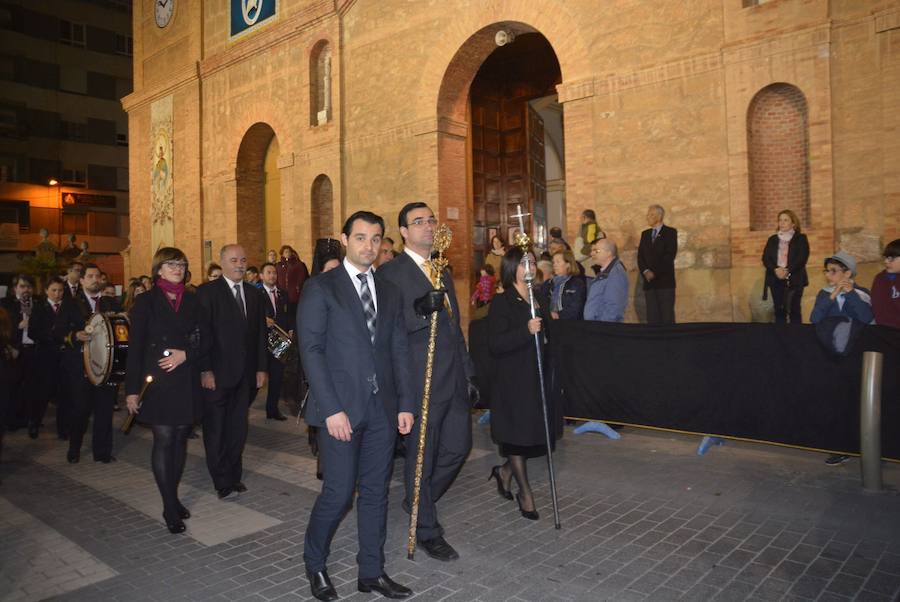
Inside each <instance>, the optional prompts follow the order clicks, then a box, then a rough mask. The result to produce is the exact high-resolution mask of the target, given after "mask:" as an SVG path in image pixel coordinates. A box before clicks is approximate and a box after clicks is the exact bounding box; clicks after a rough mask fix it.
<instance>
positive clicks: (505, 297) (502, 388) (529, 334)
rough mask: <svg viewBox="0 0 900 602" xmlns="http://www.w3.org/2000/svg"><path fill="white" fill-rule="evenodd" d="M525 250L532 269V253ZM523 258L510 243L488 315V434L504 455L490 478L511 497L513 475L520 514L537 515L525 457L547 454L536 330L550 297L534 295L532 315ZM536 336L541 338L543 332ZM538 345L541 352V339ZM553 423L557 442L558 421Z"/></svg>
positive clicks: (535, 518)
mask: <svg viewBox="0 0 900 602" xmlns="http://www.w3.org/2000/svg"><path fill="white" fill-rule="evenodd" d="M529 255H530V256H531V257H530V259H531V266H532V269H534V256H533V255H531V254H530V253H529ZM523 257H524V253H523V252H522V250H521V249H520V248H518V247H512V248H511V249H509V250H508V251H507V252H506V255H504V256H503V261H502V263H501V265H500V278H501V281H502V283H503V293H502V294H499V295H497V296H496V297H494V300H493V301H492V302H491V309H490V311H489V312H488V317H487V320H488V333H489V335H488V336H489V342H488V347H489V348H490V351H491V355H492V356H493V358H494V362H495V363H494V373H493V375H492V378H491V437H492V438H493V439H494V441H495V442H496V443H497V445H498V446H499V448H500V455H501V456H503V457H505V458H506V462H505V463H504V464H503V465H502V466H494V468H493V469H492V470H491V475H490V477H491V478H493V479H496V480H497V491H498V492H499V493H500V495H501V496H502V497H504V498H506V499H509V500H511V499H513V496H512V494H511V492H510V491H509V487H510V483H511V480H512V477H515V479H516V483H517V484H518V486H519V491H518V493H517V494H516V500H517V501H518V503H519V510H520V511H521V513H522V516H524V517H525V518H527V519H530V520H537V518H538V513H537V510H536V509H535V505H534V495H533V494H532V491H531V484H530V483H529V482H528V470H527V462H528V459H529V458H538V457H541V456H543V455H545V454H546V453H547V445H546V439H545V435H544V418H543V410H542V408H541V390H540V384H539V381H538V369H537V355H536V353H535V346H534V335H535V333H540V332H541V330H542V321H543V320H544V319H545V318H546V317H547V313H548V311H547V310H548V301H547V299H546V298H545V297H544V296H543V295H541V294H538V293H536V294H535V303H536V304H537V306H538V309H539V312H540V316H543V317H537V318H534V319H532V317H531V309H530V306H529V304H528V286H527V285H526V284H525V266H524V264H523V262H522V259H523ZM540 339H541V340H542V341H543V336H541V337H540ZM541 349H542V352H543V344H542V346H541ZM552 415H554V412H552V411H551V416H552ZM552 422H553V425H552V426H551V429H552V431H553V432H552V433H551V435H553V440H554V441H555V436H556V432H557V428H558V426H559V424H558V422H559V421H558V420H555V419H554V420H552Z"/></svg>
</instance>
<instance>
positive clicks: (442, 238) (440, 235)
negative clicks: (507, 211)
mask: <svg viewBox="0 0 900 602" xmlns="http://www.w3.org/2000/svg"><path fill="white" fill-rule="evenodd" d="M451 240H453V232H451V231H450V228H448V227H447V224H441V225H440V226H438V228H437V230H435V232H434V244H433V249H434V251H435V252H437V257H434V258H432V259H430V260H428V261H426V262H425V263H426V264H427V265H428V267H429V268H430V271H431V286H433V287H434V288H435V290H440V289H441V288H443V287H442V283H441V274H443V272H444V268H446V267H447V264H448V263H450V262H449V261H448V260H447V258H446V257H444V251H446V250H447V249H448V248H450V241H451ZM437 328H438V312H434V313H432V314H431V331H430V333H429V335H428V356H427V358H426V360H425V386H424V387H423V389H422V411H421V413H420V417H419V420H420V423H419V449H418V452H417V453H416V478H415V481H414V483H415V485H414V488H413V499H412V506H410V513H409V539H408V541H407V544H406V557H407V558H408V559H409V560H413V556H415V553H416V525H417V524H418V522H419V489H420V488H421V487H422V465H423V464H424V463H425V435H426V434H427V431H428V402H429V400H430V399H431V371H432V368H434V345H435V341H436V340H437Z"/></svg>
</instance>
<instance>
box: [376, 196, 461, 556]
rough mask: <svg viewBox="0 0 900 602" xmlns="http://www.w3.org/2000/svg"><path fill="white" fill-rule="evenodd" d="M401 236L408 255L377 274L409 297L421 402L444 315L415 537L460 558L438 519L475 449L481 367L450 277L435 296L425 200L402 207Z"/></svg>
mask: <svg viewBox="0 0 900 602" xmlns="http://www.w3.org/2000/svg"><path fill="white" fill-rule="evenodd" d="M398 221H399V224H400V234H401V235H402V236H403V240H404V246H405V249H404V252H403V253H401V254H400V255H399V256H398V257H397V258H396V259H394V260H393V261H390V262H388V263H386V264H384V265H383V266H382V267H380V268H379V269H378V275H379V277H381V278H383V279H384V280H387V281H388V282H392V283H393V284H394V285H396V286H397V287H398V288H399V289H400V290H401V291H402V293H403V319H404V323H405V327H406V333H407V340H408V344H409V356H408V358H407V361H408V362H409V365H410V371H411V374H412V379H413V381H412V382H413V394H414V395H415V399H416V403H417V404H418V403H419V402H420V400H421V399H422V392H423V390H424V383H425V361H426V358H427V353H428V351H427V347H428V339H429V331H430V329H429V325H430V321H431V319H430V318H431V314H432V313H434V312H440V314H439V317H438V330H437V340H436V342H435V352H434V371H433V373H432V379H431V401H430V404H429V411H428V428H427V436H426V446H425V461H424V464H423V467H422V480H421V488H420V491H419V515H418V523H417V525H418V526H417V531H416V538H417V539H418V541H419V544H420V546H421V547H422V549H424V550H425V552H426V553H427V554H428V555H429V556H431V557H432V558H436V559H438V560H455V559H456V558H459V554H457V552H456V550H454V549H453V547H452V546H451V545H450V544H449V543H447V541H446V540H445V539H444V536H443V535H444V530H443V528H442V527H441V525H440V523H439V522H438V518H437V508H436V504H437V501H438V500H439V499H440V498H441V496H442V495H443V494H444V492H446V491H447V489H448V488H449V487H450V484H451V483H452V482H453V480H454V479H455V478H456V475H457V473H458V472H459V470H460V468H461V467H462V465H463V462H465V460H466V456H468V454H469V449H470V448H471V447H472V421H471V418H470V413H469V411H470V408H471V407H472V403H473V402H474V401H475V400H477V396H478V390H477V389H476V388H475V386H474V384H473V378H474V376H475V367H474V365H473V364H472V360H471V358H469V353H468V351H466V342H465V339H464V338H463V334H462V330H461V329H460V325H459V305H458V303H457V300H456V292H455V290H454V287H453V278H452V277H451V275H450V274H449V273H445V274H444V275H443V280H442V283H443V286H444V287H445V290H444V291H435V290H434V287H433V286H432V284H431V281H430V280H429V276H428V275H426V271H427V270H428V267H427V265H426V264H425V261H426V260H428V259H430V257H431V250H432V246H433V243H434V232H435V227H436V226H437V220H435V217H434V213H432V211H431V209H429V208H428V205H426V204H425V203H409V204H407V205H406V206H405V207H403V209H401V210H400V215H399V219H398ZM418 427H419V422H418V421H417V422H416V425H415V426H414V427H413V430H412V434H411V436H409V437H407V453H406V467H405V474H404V476H405V480H406V499H405V501H404V507H405V508H406V509H408V508H409V507H410V505H411V503H412V500H413V489H414V487H415V469H416V455H417V454H416V446H417V445H418V440H419V434H418V430H419V428H418Z"/></svg>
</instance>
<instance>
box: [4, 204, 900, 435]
mask: <svg viewBox="0 0 900 602" xmlns="http://www.w3.org/2000/svg"><path fill="white" fill-rule="evenodd" d="M664 219H665V210H664V209H663V207H661V206H659V205H651V206H650V207H649V208H648V211H647V226H648V227H647V229H646V230H644V231H643V232H642V233H641V237H640V243H639V246H638V251H637V268H638V272H639V280H638V282H639V283H640V286H641V287H642V289H643V295H644V300H645V306H646V321H647V323H649V324H673V323H674V322H675V310H674V307H675V289H676V281H675V258H676V255H677V253H678V233H677V230H675V229H674V228H672V227H670V226H668V225H667V224H665V223H664ZM549 234H550V237H549V241H548V244H547V248H546V250H538V254H537V256H536V257H535V263H536V269H535V270H534V274H533V275H532V284H533V286H534V290H535V291H537V292H538V293H539V295H540V298H542V299H545V300H546V303H547V304H548V307H547V308H546V309H547V316H548V319H552V320H591V321H602V322H623V321H624V320H625V310H626V307H627V305H628V299H629V279H628V276H627V268H626V267H625V266H624V264H623V263H622V261H621V259H620V258H619V252H618V246H617V244H616V242H615V241H614V240H612V239H611V238H610V237H608V236H607V235H606V233H605V232H604V230H603V229H602V228H601V227H600V225H599V224H598V222H597V217H596V214H595V212H594V211H592V210H586V211H584V212H583V213H582V215H581V225H580V227H579V230H578V232H577V234H576V236H575V239H574V242H573V243H572V244H570V243H569V242H568V241H567V240H566V238H565V236H564V234H563V232H562V230H561V229H560V228H558V227H554V228H551V229H550V231H549ZM514 245H515V241H504V240H503V239H502V238H501V237H500V236H499V235H494V236H493V237H492V239H491V241H490V250H489V251H488V252H487V253H486V254H485V259H484V263H483V265H481V266H480V268H479V270H478V274H477V275H476V280H475V286H474V292H473V293H472V295H471V298H470V302H471V305H472V306H473V307H474V311H473V313H472V318H473V319H478V318H485V317H487V316H488V313H489V310H490V306H491V303H492V302H493V301H494V299H495V298H496V296H497V295H498V294H501V293H503V292H504V289H505V287H506V286H507V285H508V283H507V284H504V275H503V273H502V270H503V259H504V257H505V256H506V255H507V254H508V251H509V249H510V248H511V247H512V246H514ZM809 254H810V249H809V242H808V240H807V238H806V235H805V234H803V232H802V228H801V223H800V220H799V219H798V218H797V216H796V214H794V212H792V211H790V210H784V211H782V212H781V213H779V215H778V222H777V226H776V231H775V233H774V234H773V235H772V236H771V237H770V238H769V239H768V241H767V242H766V245H765V248H764V250H763V253H762V264H763V267H764V269H765V279H764V291H763V299H767V298H768V297H769V295H771V299H772V305H773V310H774V321H775V322H776V323H779V324H781V323H788V322H790V323H802V321H803V316H802V315H801V302H802V298H803V294H804V291H805V289H806V287H808V286H809V285H810V278H809V274H808V271H807V266H808V263H809V259H810V257H809ZM397 255H398V251H397V250H396V249H395V242H394V241H393V240H392V239H390V238H387V237H386V238H384V239H383V242H382V244H381V247H380V249H379V251H378V255H377V259H376V263H375V265H376V267H377V266H380V265H383V264H385V263H387V262H389V261H391V260H393V259H394V258H395V257H397ZM342 257H343V255H342V249H341V246H340V243H339V242H338V241H336V240H331V239H329V240H327V241H319V244H318V245H317V248H316V251H315V255H314V257H313V259H312V272H313V273H319V272H322V271H327V270H328V269H330V268H333V267H335V266H336V265H338V264H339V262H340V261H341V259H342ZM898 257H900V240H894V241H891V242H889V243H888V244H887V245H886V246H885V248H884V251H883V258H884V270H882V271H881V272H879V273H878V274H877V275H876V277H875V279H874V281H873V282H872V285H871V287H870V288H868V287H864V286H861V285H860V283H859V282H857V265H856V260H855V258H854V257H853V256H852V255H850V254H849V253H848V252H846V251H837V252H835V253H834V254H832V255H830V256H828V257H827V258H825V259H824V260H823V262H822V266H823V272H824V278H825V286H823V287H822V288H821V289H820V290H819V291H818V292H817V294H816V299H815V303H814V308H813V311H812V313H811V315H810V316H809V320H810V321H811V322H812V323H815V324H819V325H821V326H822V327H823V328H827V329H828V330H827V336H826V337H825V338H826V339H827V340H829V341H831V343H832V345H833V347H834V349H835V350H836V351H841V350H843V349H844V348H846V346H847V344H848V341H849V340H850V339H851V337H852V336H854V332H855V329H854V324H856V325H862V324H869V323H875V324H881V325H887V326H891V327H894V328H900V283H898V282H897V274H898V273H900V259H898ZM87 268H90V270H91V271H92V272H96V277H95V278H93V279H92V284H91V286H92V288H96V289H97V291H99V292H98V296H100V297H104V298H108V299H109V303H110V304H111V305H110V307H113V308H115V310H116V311H122V312H125V313H128V312H130V311H131V310H132V308H133V307H134V303H135V299H136V298H137V297H138V296H139V295H141V294H143V293H145V292H147V291H149V290H151V288H152V287H153V286H154V281H153V279H152V278H151V277H149V276H147V275H141V276H138V277H134V278H132V279H131V280H130V281H129V282H128V284H127V285H126V286H124V289H123V290H122V291H121V294H119V293H118V292H117V287H116V286H115V285H114V284H113V283H112V282H110V281H109V278H108V277H107V275H106V274H105V273H104V272H103V271H102V270H100V269H99V268H98V267H97V266H96V265H94V264H90V263H87V264H86V263H85V262H83V261H79V260H77V259H75V260H73V261H71V263H69V264H68V265H67V266H66V270H65V272H64V273H62V274H60V275H59V276H53V277H50V278H48V279H47V280H46V281H45V282H42V283H40V284H41V286H40V290H41V292H42V294H40V295H37V294H36V293H37V292H38V290H39V289H38V286H37V285H38V283H37V282H35V279H34V278H32V277H31V276H29V275H27V274H18V275H16V276H15V277H14V279H13V281H12V282H11V283H10V284H11V286H10V287H9V292H8V295H7V297H6V298H4V299H2V300H0V355H2V359H3V368H2V374H0V378H2V386H0V389H2V392H0V402H2V408H0V414H2V416H0V418H2V421H3V423H4V424H5V427H6V428H8V429H19V428H27V429H28V433H29V435H30V436H31V437H37V436H38V432H39V429H40V427H41V422H42V420H43V416H44V413H45V411H46V408H47V404H48V402H49V401H50V400H56V401H57V403H59V402H60V401H62V402H63V404H64V402H65V399H66V393H65V391H64V390H63V388H62V387H63V385H62V381H63V380H64V379H63V378H61V377H60V374H61V371H60V370H59V362H60V361H61V355H60V351H59V349H60V345H62V344H63V341H61V340H59V333H58V332H57V333H54V331H53V327H52V323H53V316H51V315H50V314H49V313H48V312H56V311H58V309H59V306H60V304H61V303H62V300H63V299H64V298H67V297H75V296H77V295H79V293H81V292H82V291H83V289H84V286H85V284H84V278H85V272H86V269H87ZM203 276H204V278H203V280H204V281H214V280H216V279H217V278H220V277H221V276H222V266H220V265H219V264H217V263H209V264H208V265H207V266H206V270H205V272H204V274H203ZM309 276H310V269H309V268H308V267H307V265H306V263H304V262H303V261H302V260H301V259H300V256H299V254H298V253H297V252H296V250H294V249H293V248H292V247H291V246H290V245H284V246H282V247H281V248H280V249H279V251H278V252H276V251H275V250H274V249H273V250H270V251H268V253H267V256H266V258H265V261H261V262H260V263H258V264H256V265H251V266H249V267H248V268H247V269H246V272H245V274H244V280H245V281H246V282H248V283H250V284H252V285H254V286H256V287H258V288H260V289H266V287H268V289H267V290H269V293H270V294H272V295H274V292H273V291H275V290H276V288H277V290H278V291H283V294H285V295H286V297H287V298H286V304H287V310H288V312H287V313H288V314H292V313H293V312H294V311H295V310H296V307H297V303H298V301H299V298H300V294H301V290H302V288H303V284H304V282H305V281H306V279H307V278H309ZM94 280H95V281H96V282H94ZM506 280H507V281H509V278H508V277H507V278H506ZM184 282H185V286H186V288H187V289H188V290H193V289H195V287H194V285H193V284H192V283H191V273H190V271H189V270H188V271H187V272H186V274H185V278H184ZM272 298H273V299H274V298H275V297H274V296H273V297H272ZM54 315H55V314H54ZM291 334H293V332H291ZM277 396H278V391H275V399H274V402H273V400H272V397H271V395H270V398H269V400H268V403H267V416H269V417H270V418H276V419H283V417H282V416H281V413H280V412H279V411H278V409H277V403H278V397H277ZM68 414H69V413H67V411H66V409H65V407H61V408H60V409H59V412H58V415H59V418H58V420H57V435H58V436H59V437H60V438H61V439H66V438H68V436H69V433H70V430H71V428H70V424H67V422H66V421H67V420H69V421H70V422H71V419H72V418H71V416H69V415H68ZM79 428H81V427H80V426H79ZM3 430H4V429H3V428H0V436H2V431H3Z"/></svg>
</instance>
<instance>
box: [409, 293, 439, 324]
mask: <svg viewBox="0 0 900 602" xmlns="http://www.w3.org/2000/svg"><path fill="white" fill-rule="evenodd" d="M446 292H447V291H446V289H442V288H441V289H435V290H433V291H428V292H427V293H425V294H424V295H422V296H421V297H419V298H418V299H416V300H415V301H413V309H414V310H415V311H416V315H417V316H422V317H423V318H427V317H428V316H430V315H431V314H433V313H434V312H436V311H441V310H442V309H444V295H445V294H446Z"/></svg>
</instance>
